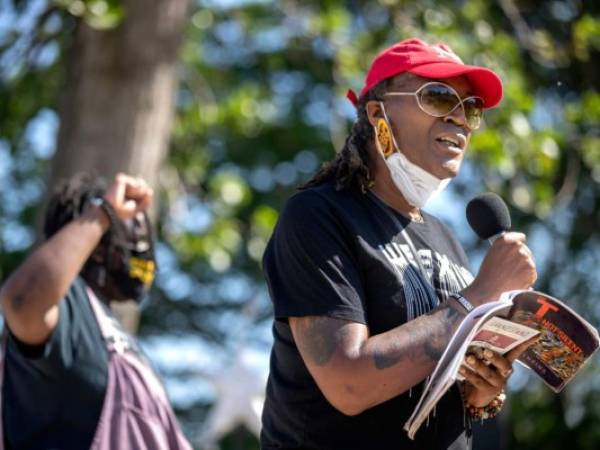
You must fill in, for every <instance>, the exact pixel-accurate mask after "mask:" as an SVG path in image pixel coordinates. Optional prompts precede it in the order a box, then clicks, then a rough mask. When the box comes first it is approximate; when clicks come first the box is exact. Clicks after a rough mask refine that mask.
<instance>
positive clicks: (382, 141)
mask: <svg viewBox="0 0 600 450" xmlns="http://www.w3.org/2000/svg"><path fill="white" fill-rule="evenodd" d="M375 139H377V142H378V143H379V149H380V151H381V152H382V153H383V156H384V158H387V157H388V156H390V155H391V154H392V153H394V145H393V144H392V131H391V130H390V127H389V125H388V123H387V122H386V121H385V120H384V119H379V120H378V121H377V136H376V137H375Z"/></svg>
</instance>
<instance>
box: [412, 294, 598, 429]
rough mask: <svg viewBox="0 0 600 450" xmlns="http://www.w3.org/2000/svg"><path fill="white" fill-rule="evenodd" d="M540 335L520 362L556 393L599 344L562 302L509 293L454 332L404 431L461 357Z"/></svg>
mask: <svg viewBox="0 0 600 450" xmlns="http://www.w3.org/2000/svg"><path fill="white" fill-rule="evenodd" d="M537 334H539V338H538V341H537V342H536V343H535V344H533V345H532V346H531V347H530V348H529V349H528V350H527V351H526V352H525V353H523V355H521V357H520V358H519V361H520V362H522V363H523V364H524V365H526V366H527V367H529V368H531V369H532V370H533V371H534V372H535V373H536V374H537V375H539V376H540V378H542V380H544V382H545V383H546V384H547V385H548V386H550V388H551V389H553V390H554V391H555V392H559V391H560V390H561V389H562V388H563V387H564V386H565V385H566V384H567V382H568V381H570V380H571V379H572V378H573V376H574V375H575V373H576V372H577V371H578V370H579V369H580V368H581V367H582V366H583V365H584V364H585V362H587V361H588V360H589V358H590V356H591V355H592V354H593V353H594V352H595V351H596V350H597V348H598V345H599V341H600V339H599V337H598V332H597V331H596V329H595V328H593V327H592V326H591V325H590V324H589V323H587V322H586V321H585V320H584V319H583V318H582V317H580V316H579V315H578V314H577V313H575V312H574V311H573V310H572V309H570V308H568V307H567V306H566V305H565V304H564V303H562V302H561V301H559V300H557V299H554V298H552V297H550V296H548V295H546V294H543V293H540V292H536V291H511V292H507V293H505V294H503V295H502V296H501V298H500V299H499V300H498V301H495V302H490V303H485V304H483V305H480V306H478V307H477V308H475V309H474V310H473V311H471V312H470V313H469V314H468V315H467V316H466V317H465V318H464V319H463V321H462V323H461V324H460V326H459V327H458V328H457V330H456V331H455V333H454V335H453V336H452V338H451V339H450V342H449V343H448V346H447V347H446V349H445V351H444V353H443V355H442V357H441V358H440V360H439V362H438V364H437V366H436V367H435V369H434V371H433V373H432V374H431V376H430V377H429V380H428V382H427V384H426V386H425V389H424V390H423V393H422V395H421V398H420V399H419V402H418V403H417V406H416V407H415V410H414V411H413V414H412V415H411V416H410V418H409V419H408V421H407V422H406V424H405V425H404V429H405V430H406V431H407V432H408V436H409V437H410V438H411V439H414V436H415V434H416V432H417V430H418V429H419V427H420V426H421V425H422V424H423V422H424V421H425V420H426V419H427V417H428V416H429V413H430V412H431V411H432V410H433V414H435V410H434V407H435V405H436V404H437V402H438V400H439V399H440V398H441V397H442V396H443V395H444V394H445V393H446V391H447V390H448V389H449V388H450V386H452V384H453V383H455V382H456V380H457V379H458V369H459V368H460V366H461V364H462V362H463V360H464V356H465V354H466V353H467V352H468V351H471V352H474V353H477V350H476V349H477V348H478V347H487V348H491V349H492V350H494V351H497V352H498V353H501V354H503V353H505V352H507V351H509V350H510V349H512V348H514V347H515V346H517V345H518V344H519V343H521V342H524V341H525V340H528V339H530V338H531V337H532V336H535V335H537Z"/></svg>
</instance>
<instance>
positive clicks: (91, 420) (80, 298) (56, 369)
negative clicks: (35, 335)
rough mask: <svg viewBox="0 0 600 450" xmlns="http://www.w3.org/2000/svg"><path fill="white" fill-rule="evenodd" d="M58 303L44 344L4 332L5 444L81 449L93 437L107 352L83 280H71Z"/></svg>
mask: <svg viewBox="0 0 600 450" xmlns="http://www.w3.org/2000/svg"><path fill="white" fill-rule="evenodd" d="M59 307H60V318H59V322H58V325H57V327H56V329H55V330H54V331H53V332H52V334H51V336H50V338H49V340H48V342H47V343H46V344H45V345H43V346H40V347H31V346H28V345H25V344H23V343H20V342H19V341H18V340H17V339H16V338H15V337H14V336H13V335H12V334H10V333H9V337H8V343H7V351H6V355H5V372H4V385H3V389H2V402H3V403H2V412H3V417H2V419H3V426H4V432H5V441H6V442H7V447H8V449H11V450H20V449H27V450H37V449H40V450H42V449H44V450H48V449H60V450H71V449H73V450H82V449H87V448H89V447H90V445H91V442H92V439H93V437H94V434H95V431H96V426H97V423H98V419H99V417H100V412H101V410H102V405H103V400H104V393H105V391H106V385H107V377H108V352H107V350H106V345H105V343H104V341H103V340H102V336H101V334H100V329H99V327H98V324H97V322H96V318H95V316H94V314H93V312H92V309H91V306H90V304H89V300H88V298H87V293H86V284H85V282H84V281H83V280H81V279H77V280H76V281H75V282H74V283H73V284H72V286H71V287H70V289H69V291H68V292H67V294H66V296H65V298H64V299H63V300H62V301H61V302H60V304H59Z"/></svg>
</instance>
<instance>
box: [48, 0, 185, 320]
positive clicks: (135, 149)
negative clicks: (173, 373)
mask: <svg viewBox="0 0 600 450" xmlns="http://www.w3.org/2000/svg"><path fill="white" fill-rule="evenodd" d="M188 5H189V0H123V7H124V9H125V17H124V19H123V21H122V23H121V24H119V26H118V27H116V28H115V29H112V30H108V31H100V30H96V29H93V28H91V27H90V26H88V25H87V24H86V23H85V22H84V21H80V22H79V24H78V26H77V29H76V32H75V36H74V40H73V45H72V48H71V49H70V53H69V55H68V60H67V73H66V80H65V87H64V90H63V92H62V94H61V104H60V108H59V115H60V129H59V133H58V143H57V152H56V155H55V156H54V159H53V162H52V170H51V173H50V179H49V181H48V186H50V187H52V186H54V185H55V184H56V182H57V181H58V180H61V179H63V178H67V177H70V176H71V175H73V174H75V173H77V172H80V171H85V172H90V173H92V174H94V175H99V176H103V177H105V178H107V180H108V181H110V179H111V178H112V177H113V176H114V175H115V174H116V173H117V172H126V173H130V174H133V175H137V176H141V177H143V178H144V179H146V181H147V182H148V183H149V184H150V186H152V187H155V185H156V182H157V175H158V172H159V169H160V165H161V163H162V161H163V159H164V157H165V155H166V152H167V147H168V141H169V134H170V129H171V116H172V112H173V101H174V100H173V98H174V91H175V81H176V61H177V56H178V48H179V43H180V40H181V36H182V34H183V29H184V26H185V24H186V22H187V20H186V19H187V17H186V13H187V10H188ZM48 191H50V190H48ZM114 306H115V307H116V308H113V309H114V310H115V313H116V314H117V316H118V317H119V319H120V320H121V321H122V322H123V324H124V325H125V327H126V328H127V329H129V330H130V331H131V332H134V331H135V330H136V329H137V323H138V312H137V308H136V307H135V306H134V305H133V304H132V302H130V303H124V304H118V305H117V304H114Z"/></svg>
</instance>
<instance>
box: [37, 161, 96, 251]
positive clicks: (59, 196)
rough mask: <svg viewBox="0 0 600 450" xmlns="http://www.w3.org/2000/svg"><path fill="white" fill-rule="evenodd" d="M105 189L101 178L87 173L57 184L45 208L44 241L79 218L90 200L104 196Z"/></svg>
mask: <svg viewBox="0 0 600 450" xmlns="http://www.w3.org/2000/svg"><path fill="white" fill-rule="evenodd" d="M106 189H107V187H106V183H105V181H104V180H103V179H102V178H99V177H94V176H92V175H90V174H88V173H79V174H77V175H75V176H73V177H71V178H68V179H66V180H62V181H61V182H59V183H58V185H57V186H56V188H55V189H54V191H53V193H52V196H51V197H50V200H49V202H48V206H47V208H46V215H45V219H44V235H45V237H46V239H48V238H49V237H51V236H52V235H53V234H54V233H56V232H57V231H58V230H60V229H61V228H62V227H64V226H65V225H66V224H68V223H69V222H71V221H72V220H74V219H76V218H77V217H79V216H80V215H81V214H82V213H83V211H84V210H85V208H86V207H87V206H88V204H89V202H90V200H91V199H93V198H95V197H101V196H102V195H104V193H105V191H106Z"/></svg>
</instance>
